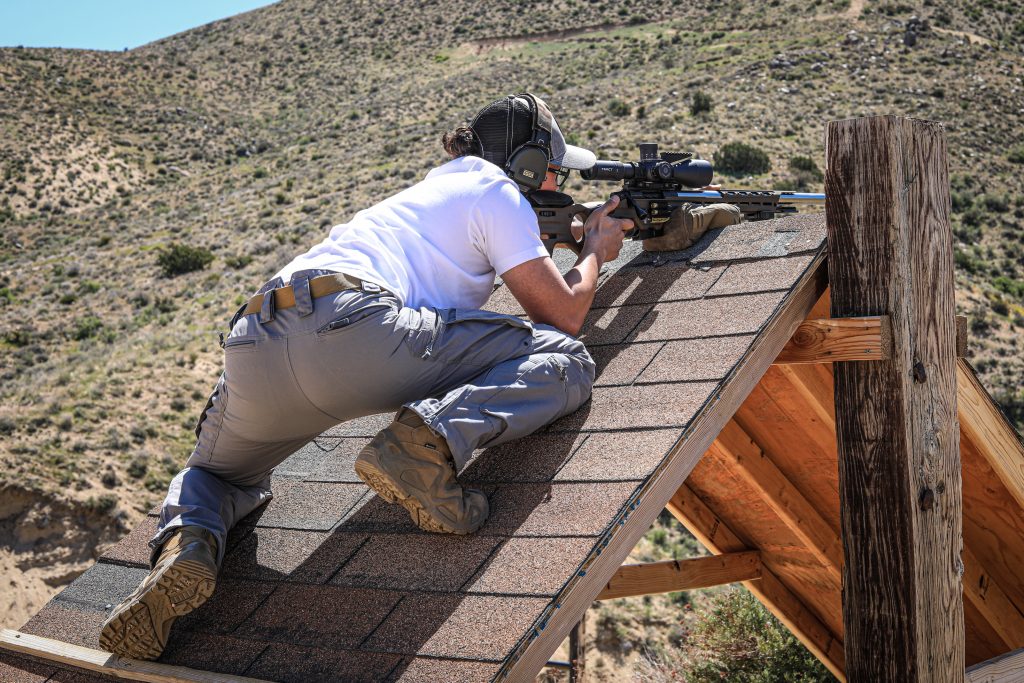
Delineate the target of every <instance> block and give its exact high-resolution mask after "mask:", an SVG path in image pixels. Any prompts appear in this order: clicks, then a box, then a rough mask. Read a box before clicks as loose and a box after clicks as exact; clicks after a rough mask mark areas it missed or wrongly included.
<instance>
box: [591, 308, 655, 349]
mask: <svg viewBox="0 0 1024 683" xmlns="http://www.w3.org/2000/svg"><path fill="white" fill-rule="evenodd" d="M649 310H651V307H650V305H647V304H645V305H643V306H620V307H618V308H599V309H596V310H593V311H590V312H589V313H588V314H587V317H586V319H585V320H584V321H583V328H582V330H580V334H579V338H580V340H581V341H582V342H583V343H584V344H586V345H587V346H588V347H589V346H591V345H593V344H618V343H619V342H621V341H623V340H624V339H625V338H626V336H627V335H628V334H629V333H630V332H631V331H632V330H633V328H634V327H636V324H637V323H638V322H640V320H641V319H642V318H643V317H644V315H646V314H647V312H648V311H649Z"/></svg>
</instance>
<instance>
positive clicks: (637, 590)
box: [597, 550, 761, 600]
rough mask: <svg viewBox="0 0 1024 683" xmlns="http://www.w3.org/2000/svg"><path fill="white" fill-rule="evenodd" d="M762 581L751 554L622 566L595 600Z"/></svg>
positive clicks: (758, 559)
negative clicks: (753, 580) (756, 580)
mask: <svg viewBox="0 0 1024 683" xmlns="http://www.w3.org/2000/svg"><path fill="white" fill-rule="evenodd" d="M759 578H761V553H759V552H758V551H756V550H750V551H746V552H739V553H725V554H723V555H713V556H711V557H695V558H690V559H685V560H664V561H661V562H647V563H645V564H624V565H622V566H621V567H619V570H618V571H617V572H615V576H613V577H612V579H611V581H609V582H608V585H606V586H605V587H604V590H602V591H601V593H600V594H599V595H598V596H597V599H598V600H614V599H615V598H629V597H635V596H638V595H655V594H658V593H671V592H673V591H688V590H693V589H695V588H710V587H711V586H721V585H723V584H727V583H739V582H741V581H750V580H752V579H759Z"/></svg>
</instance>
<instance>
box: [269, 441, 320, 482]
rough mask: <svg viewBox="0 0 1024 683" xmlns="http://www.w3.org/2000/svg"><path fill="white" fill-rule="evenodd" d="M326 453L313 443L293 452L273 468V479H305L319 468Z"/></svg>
mask: <svg viewBox="0 0 1024 683" xmlns="http://www.w3.org/2000/svg"><path fill="white" fill-rule="evenodd" d="M325 455H326V452H325V451H324V449H323V448H321V447H320V446H319V445H317V443H316V442H315V441H310V442H309V443H307V444H306V445H305V446H303V447H302V448H300V449H299V450H297V451H295V452H294V453H292V454H291V455H289V456H288V457H287V458H285V459H284V461H282V462H281V464H280V465H278V466H277V467H275V468H274V476H275V477H297V478H301V477H305V476H306V475H308V474H309V473H310V472H312V471H313V470H315V469H317V468H318V467H319V466H320V462H321V461H322V460H323V459H324V456H325Z"/></svg>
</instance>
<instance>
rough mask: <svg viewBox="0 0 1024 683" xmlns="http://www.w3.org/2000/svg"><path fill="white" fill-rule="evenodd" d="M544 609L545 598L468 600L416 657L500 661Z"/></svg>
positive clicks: (456, 610) (472, 597)
mask: <svg viewBox="0 0 1024 683" xmlns="http://www.w3.org/2000/svg"><path fill="white" fill-rule="evenodd" d="M547 606H548V600H547V599H546V598H513V597H492V596H467V597H466V598H464V599H463V600H462V602H461V603H459V606H458V607H457V608H456V609H455V611H454V612H452V614H451V615H450V616H449V617H448V619H447V620H446V621H445V622H444V624H442V625H441V626H440V627H439V628H438V629H437V631H436V632H435V633H434V635H433V636H431V638H430V639H429V640H427V641H426V642H425V643H424V644H423V647H421V648H420V650H419V654H421V655H428V656H433V657H455V658H462V659H482V660H485V661H501V660H503V659H504V658H505V657H507V656H508V654H509V652H511V650H512V648H513V647H514V646H515V645H516V643H517V642H519V639H520V638H521V637H522V636H523V634H524V633H525V632H526V630H527V629H528V628H529V626H530V625H531V624H532V623H533V622H534V621H535V620H536V619H537V617H538V616H540V614H541V612H542V611H543V610H544V608H545V607H547Z"/></svg>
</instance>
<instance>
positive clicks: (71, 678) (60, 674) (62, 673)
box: [47, 669, 120, 683]
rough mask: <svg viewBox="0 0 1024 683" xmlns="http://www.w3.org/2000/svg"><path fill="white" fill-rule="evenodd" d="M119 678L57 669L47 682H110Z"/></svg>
mask: <svg viewBox="0 0 1024 683" xmlns="http://www.w3.org/2000/svg"><path fill="white" fill-rule="evenodd" d="M116 680H120V679H118V678H115V677H114V676H101V675H99V674H92V673H86V672H85V671H67V670H62V669H58V670H57V671H56V672H55V673H54V674H53V676H52V677H51V678H50V680H49V681H47V683H110V681H116Z"/></svg>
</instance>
